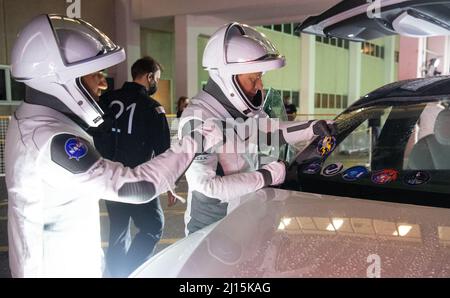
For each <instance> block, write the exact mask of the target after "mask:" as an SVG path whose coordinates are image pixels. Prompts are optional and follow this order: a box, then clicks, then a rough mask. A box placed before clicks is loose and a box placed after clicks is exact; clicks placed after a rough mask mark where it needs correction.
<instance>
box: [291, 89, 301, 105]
mask: <svg viewBox="0 0 450 298" xmlns="http://www.w3.org/2000/svg"><path fill="white" fill-rule="evenodd" d="M292 103H293V104H294V105H295V106H296V107H300V92H299V91H292Z"/></svg>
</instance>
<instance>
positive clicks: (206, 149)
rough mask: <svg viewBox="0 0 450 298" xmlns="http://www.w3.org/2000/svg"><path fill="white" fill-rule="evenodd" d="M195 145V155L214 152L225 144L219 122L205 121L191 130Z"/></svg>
mask: <svg viewBox="0 0 450 298" xmlns="http://www.w3.org/2000/svg"><path fill="white" fill-rule="evenodd" d="M192 135H193V137H194V140H195V142H196V143H197V152H196V153H197V154H202V153H212V152H215V151H216V150H217V149H218V148H219V147H220V146H223V144H225V134H224V129H223V126H222V122H221V121H216V120H206V121H205V122H203V124H202V125H201V126H199V127H197V128H195V129H194V130H193V133H192Z"/></svg>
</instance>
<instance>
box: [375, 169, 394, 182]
mask: <svg viewBox="0 0 450 298" xmlns="http://www.w3.org/2000/svg"><path fill="white" fill-rule="evenodd" d="M397 178H398V171H397V170H394V169H384V170H380V171H376V172H374V173H372V177H371V180H372V182H373V183H375V184H387V183H390V182H393V181H395V180H397Z"/></svg>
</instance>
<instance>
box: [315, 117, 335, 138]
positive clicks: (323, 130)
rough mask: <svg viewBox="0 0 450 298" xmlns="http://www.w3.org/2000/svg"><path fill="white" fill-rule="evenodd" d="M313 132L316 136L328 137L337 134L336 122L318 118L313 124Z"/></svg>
mask: <svg viewBox="0 0 450 298" xmlns="http://www.w3.org/2000/svg"><path fill="white" fill-rule="evenodd" d="M312 129H313V133H314V135H316V136H320V137H326V136H335V135H336V134H337V125H336V122H334V121H332V120H329V121H325V120H317V121H314V122H313V124H312Z"/></svg>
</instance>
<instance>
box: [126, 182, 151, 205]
mask: <svg viewBox="0 0 450 298" xmlns="http://www.w3.org/2000/svg"><path fill="white" fill-rule="evenodd" d="M155 195H156V189H155V185H154V184H153V183H151V182H148V181H139V182H133V183H125V184H124V185H122V187H121V188H120V189H119V198H121V199H131V200H133V201H136V200H137V201H140V202H141V203H145V202H147V201H149V200H150V199H152V198H154V197H155Z"/></svg>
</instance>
